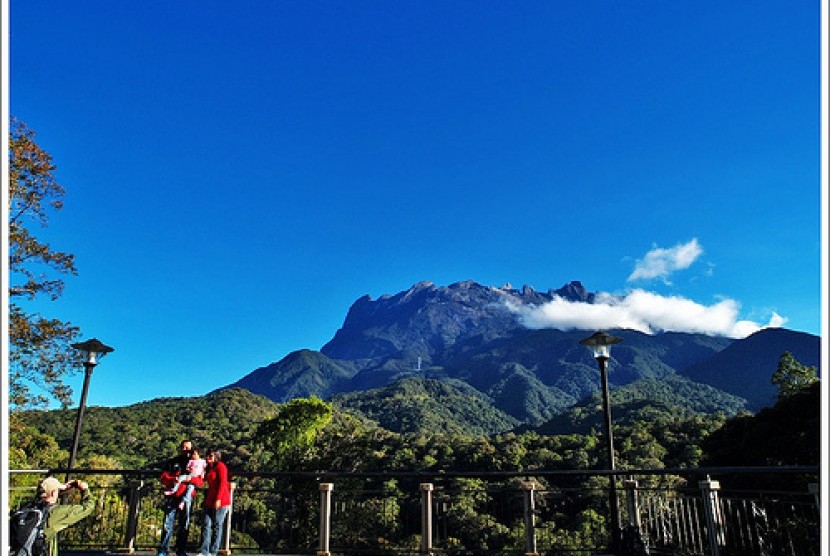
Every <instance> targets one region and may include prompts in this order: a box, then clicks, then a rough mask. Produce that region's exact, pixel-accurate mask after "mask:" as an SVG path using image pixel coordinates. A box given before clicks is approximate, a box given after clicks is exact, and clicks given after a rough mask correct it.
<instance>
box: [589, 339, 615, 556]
mask: <svg viewBox="0 0 830 556" xmlns="http://www.w3.org/2000/svg"><path fill="white" fill-rule="evenodd" d="M620 342H622V338H617V337H616V336H611V335H610V334H606V333H605V332H595V333H594V334H592V335H591V336H590V337H588V338H585V339H583V340H580V341H579V343H580V344H582V345H583V346H585V347H587V348H588V349H590V350H591V352H592V353H593V355H594V359H596V360H597V364H598V365H599V376H600V381H601V382H602V412H603V415H604V416H605V449H606V452H607V459H608V469H609V470H610V471H614V470H616V462H615V458H614V432H613V430H612V429H611V405H610V404H609V402H608V359H609V357H610V353H611V346H612V345H614V344H618V343H620ZM609 480H610V488H609V489H608V506H609V509H610V512H611V546H612V548H614V549H616V547H617V546H618V545H619V541H620V532H621V531H622V526H621V524H620V508H619V505H618V502H617V501H618V498H617V477H616V476H615V475H614V474H613V473H612V474H611V475H610V477H609Z"/></svg>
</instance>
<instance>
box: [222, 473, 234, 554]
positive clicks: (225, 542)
mask: <svg viewBox="0 0 830 556" xmlns="http://www.w3.org/2000/svg"><path fill="white" fill-rule="evenodd" d="M235 490H236V483H235V482H231V506H230V508H228V516H227V517H226V518H225V525H224V527H223V529H224V533H223V534H222V548H221V549H219V554H220V555H221V556H230V554H231V517H232V516H233V494H234V491H235Z"/></svg>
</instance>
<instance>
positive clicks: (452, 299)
mask: <svg viewBox="0 0 830 556" xmlns="http://www.w3.org/2000/svg"><path fill="white" fill-rule="evenodd" d="M557 297H558V298H562V299H566V300H568V301H577V302H584V303H593V302H594V300H595V298H596V295H595V294H594V293H591V292H589V291H588V290H587V289H586V288H585V287H584V286H583V285H582V284H581V283H580V282H576V281H574V282H571V283H569V284H565V285H564V286H562V287H561V288H559V289H556V290H552V289H551V290H548V291H546V292H540V291H536V290H534V289H533V288H531V287H530V286H524V287H522V288H521V289H514V288H513V287H512V286H511V285H509V284H505V285H503V286H501V287H493V286H483V285H481V284H478V283H476V282H473V281H464V282H458V283H455V284H451V285H449V286H436V285H435V284H433V283H431V282H419V283H417V284H415V285H413V286H412V287H411V288H409V289H408V290H406V291H403V292H400V293H397V294H395V295H383V296H381V297H379V298H378V299H372V298H371V297H369V296H368V295H367V296H363V297H361V298H359V299H358V300H357V301H355V302H354V304H353V305H352V307H351V308H350V309H349V311H348V313H347V315H346V318H345V321H344V323H343V326H342V327H341V328H340V329H339V330H337V331H336V333H335V334H334V337H333V338H332V339H331V340H330V341H329V342H328V343H326V345H324V346H323V347H322V349H321V350H320V351H311V350H301V351H297V352H294V353H291V354H288V355H287V356H286V357H284V358H283V359H282V360H280V361H278V362H276V363H272V364H271V365H268V366H266V367H262V368H259V369H256V370H254V371H253V372H250V373H248V374H247V375H245V376H244V377H243V378H241V379H240V380H238V381H236V382H234V383H233V384H230V385H228V388H230V387H241V388H245V389H247V390H250V391H251V392H254V393H256V394H261V395H264V396H266V397H268V398H270V399H272V400H274V401H277V402H284V401H287V400H290V399H292V398H296V397H305V396H309V395H316V396H319V397H322V398H324V399H332V398H334V399H335V400H336V399H338V398H337V397H338V396H341V398H342V402H343V403H344V404H346V405H348V404H352V405H354V406H358V405H361V404H362V403H363V402H361V401H360V399H359V398H360V392H368V391H371V392H370V393H368V394H367V395H370V396H371V397H372V399H374V400H376V402H374V403H375V406H377V407H387V408H388V407H389V403H388V402H380V401H377V400H379V399H380V398H383V397H384V396H387V395H388V396H397V398H396V399H402V398H401V395H400V391H401V390H400V388H395V387H394V385H395V384H397V383H399V382H400V381H404V380H411V379H418V380H426V381H440V382H442V383H444V386H442V387H440V388H439V387H436V386H431V385H430V384H429V383H418V384H419V386H418V387H417V388H415V389H413V387H412V386H410V387H409V388H408V389H407V390H406V391H410V392H411V391H419V392H429V393H431V394H430V395H435V396H438V398H437V402H436V401H435V400H433V402H431V403H438V404H440V403H442V402H441V397H442V396H443V399H444V402H445V403H448V404H458V403H459V401H458V400H460V399H465V398H464V396H467V398H469V399H470V401H471V403H473V400H474V403H475V404H477V406H480V404H481V403H482V400H486V401H488V402H489V403H490V404H491V405H492V408H493V410H494V411H497V412H498V415H499V417H497V418H496V417H493V416H491V418H490V419H489V421H488V423H513V422H518V423H525V424H531V425H537V424H541V423H544V422H545V421H547V420H549V419H550V418H552V417H553V416H555V415H556V414H558V413H560V412H561V411H563V410H564V409H566V408H568V407H571V406H574V405H575V404H577V403H578V402H580V401H581V400H584V399H585V398H587V397H589V396H591V395H592V394H594V393H596V392H597V390H598V389H599V373H598V372H597V368H596V362H595V361H594V360H593V358H592V357H591V355H590V354H589V353H588V351H587V350H586V349H585V348H584V347H583V346H581V345H579V340H580V339H581V338H584V337H585V336H588V335H590V333H591V332H593V331H586V330H569V331H562V330H555V329H540V330H532V329H528V328H526V327H525V326H524V325H523V324H522V321H521V319H520V318H519V316H518V315H519V313H520V311H517V308H522V307H528V306H540V305H543V304H545V303H548V302H550V301H551V300H553V299H554V298H557ZM609 332H611V333H613V334H615V335H617V336H619V337H621V338H622V339H623V342H622V343H620V344H619V345H617V346H615V348H614V351H613V354H612V359H611V361H610V364H609V382H610V383H611V387H612V389H613V388H615V387H622V386H626V387H627V388H629V389H631V388H633V389H635V390H636V389H637V388H641V389H642V390H643V391H648V392H657V391H660V392H662V393H661V394H660V395H661V396H663V397H671V398H672V399H673V400H674V401H673V402H672V403H675V404H676V403H682V400H683V399H688V400H689V403H688V405H689V406H690V408H691V409H690V410H694V411H700V410H701V409H700V408H706V409H705V411H724V412H726V413H730V414H732V413H735V411H737V410H739V409H749V410H753V411H754V410H757V409H760V408H761V407H764V406H767V405H771V404H772V402H773V401H774V396H775V390H774V388H773V386H772V385H771V384H770V376H771V375H772V373H773V372H774V371H775V368H776V365H777V362H778V358H779V357H780V355H781V354H782V353H783V352H784V351H789V352H791V353H792V354H793V355H794V356H795V357H796V359H797V360H798V361H800V362H801V363H802V364H804V365H813V366H818V365H819V358H820V357H819V356H820V341H819V338H818V337H816V336H813V335H810V334H805V333H801V332H794V331H790V330H785V329H766V330H761V331H760V332H757V333H756V334H753V335H752V336H750V337H748V338H746V339H743V340H733V339H730V338H724V337H714V336H706V335H703V334H690V333H680V332H667V333H661V334H654V335H648V334H644V333H641V332H637V331H632V330H613V331H609ZM744 346H745V347H744ZM409 384H411V383H409ZM655 384H661V385H662V386H661V388H659V389H658V388H655ZM388 388H392V389H391V390H384V389H388ZM470 388H472V389H474V391H475V394H476V395H475V396H472V397H471V394H470V392H471V390H470ZM667 388H668V389H670V390H671V391H673V392H675V393H676V394H677V395H669V394H668V393H667V390H666V389H667ZM681 392H682V393H683V394H682V395H680V393H681ZM692 392H694V393H696V394H695V395H694V396H691V395H690V393H692ZM345 394H349V395H348V396H345V397H342V396H343V395H345ZM701 397H703V398H705V400H703V399H700V398H701ZM692 398H694V399H692ZM678 400H681V401H678ZM364 405H365V404H364ZM375 406H373V407H375ZM695 408H696V409H695Z"/></svg>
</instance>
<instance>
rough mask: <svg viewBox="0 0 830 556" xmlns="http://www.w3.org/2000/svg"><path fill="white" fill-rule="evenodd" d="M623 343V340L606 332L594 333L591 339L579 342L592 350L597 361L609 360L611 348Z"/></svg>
mask: <svg viewBox="0 0 830 556" xmlns="http://www.w3.org/2000/svg"><path fill="white" fill-rule="evenodd" d="M620 342H622V338H617V337H616V336H612V335H610V334H606V333H605V332H594V333H593V334H592V335H591V336H590V337H588V338H584V339H582V340H579V343H580V344H582V345H583V346H585V347H587V348H588V349H590V350H591V353H593V354H594V358H595V359H599V358H600V357H604V358H605V359H607V358H608V357H609V355H610V353H611V346H613V345H614V344H619V343H620Z"/></svg>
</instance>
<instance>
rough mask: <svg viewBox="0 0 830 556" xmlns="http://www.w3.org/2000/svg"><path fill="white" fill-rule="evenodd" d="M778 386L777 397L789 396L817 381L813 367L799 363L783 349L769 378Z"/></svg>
mask: <svg viewBox="0 0 830 556" xmlns="http://www.w3.org/2000/svg"><path fill="white" fill-rule="evenodd" d="M770 382H772V383H773V384H774V385H775V386H776V387H777V388H778V399H779V400H781V399H784V398H789V397H790V396H792V395H793V394H796V393H798V392H800V391H802V390H803V389H804V388H806V387H808V386H810V385H811V384H813V383H815V382H818V374H817V372H816V368H815V367H808V366H806V365H802V364H801V363H799V362H798V361H797V360H796V358H795V357H793V354H792V353H790V352H789V351H785V352H784V353H783V354H781V358H780V359H779V360H778V367H777V368H776V369H775V372H774V373H772V378H771V379H770Z"/></svg>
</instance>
